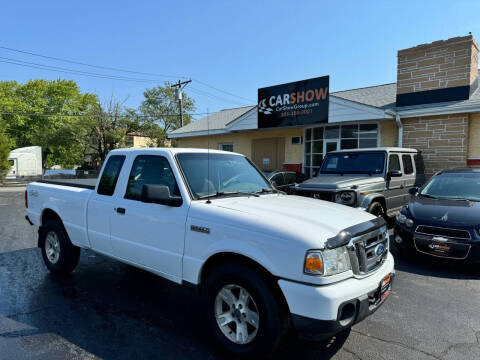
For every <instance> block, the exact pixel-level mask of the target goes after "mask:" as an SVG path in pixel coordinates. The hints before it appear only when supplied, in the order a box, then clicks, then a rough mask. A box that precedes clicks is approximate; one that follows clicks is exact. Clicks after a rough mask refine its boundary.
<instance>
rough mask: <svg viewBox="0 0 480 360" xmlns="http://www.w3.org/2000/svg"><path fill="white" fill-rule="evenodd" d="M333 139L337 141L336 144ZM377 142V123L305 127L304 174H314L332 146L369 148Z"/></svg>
mask: <svg viewBox="0 0 480 360" xmlns="http://www.w3.org/2000/svg"><path fill="white" fill-rule="evenodd" d="M335 141H337V145H336V146H335ZM377 142H378V125H377V124H350V125H335V126H331V125H329V126H318V127H314V128H307V129H305V147H304V171H305V174H306V175H307V176H308V177H311V176H314V175H315V173H316V172H317V171H318V169H319V168H320V166H321V165H322V161H323V157H324V155H325V153H326V152H328V151H330V150H332V148H333V149H334V148H335V147H336V148H337V149H361V148H370V147H377ZM324 147H326V148H324ZM327 148H328V149H327Z"/></svg>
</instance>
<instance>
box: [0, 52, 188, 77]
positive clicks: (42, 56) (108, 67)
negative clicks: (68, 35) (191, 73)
mask: <svg viewBox="0 0 480 360" xmlns="http://www.w3.org/2000/svg"><path fill="white" fill-rule="evenodd" d="M0 49H4V50H8V51H14V52H17V53H21V54H27V55H31V56H37V57H41V58H44V59H50V60H56V61H63V62H67V63H71V64H77V65H82V66H88V67H92V68H97V69H104V70H113V71H121V72H126V73H131V74H138V75H149V76H160V77H168V78H175V79H178V78H183V79H186V78H187V77H186V76H179V75H166V74H154V73H148V72H141V71H133V70H126V69H120V68H116V67H110V66H102V65H92V64H87V63H84V62H80V61H73V60H68V59H62V58H58V57H55V56H47V55H41V54H36V53H33V52H29V51H24V50H18V49H13V48H9V47H6V46H0Z"/></svg>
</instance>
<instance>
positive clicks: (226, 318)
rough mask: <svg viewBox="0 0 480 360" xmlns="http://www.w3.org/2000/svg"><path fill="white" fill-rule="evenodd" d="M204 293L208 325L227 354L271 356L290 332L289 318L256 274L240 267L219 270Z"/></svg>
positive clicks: (226, 266)
mask: <svg viewBox="0 0 480 360" xmlns="http://www.w3.org/2000/svg"><path fill="white" fill-rule="evenodd" d="M204 290H205V305H206V307H207V308H206V314H207V317H208V325H209V328H210V331H211V333H212V334H213V338H214V339H215V341H216V342H217V343H218V344H219V345H220V346H221V347H222V348H223V349H224V350H227V351H228V352H230V353H232V354H235V355H243V356H268V355H271V354H272V353H273V352H274V351H275V350H276V349H277V347H278V345H279V344H280V342H281V340H282V339H283V337H284V336H285V335H286V333H287V331H288V328H289V326H288V323H289V321H288V314H286V311H282V309H281V306H280V304H279V301H278V299H276V298H275V295H274V293H273V291H272V289H271V286H270V285H269V284H268V282H267V281H265V280H264V279H263V278H262V277H261V276H260V275H259V274H258V273H257V272H255V271H254V270H252V269H251V268H249V267H247V266H243V265H239V264H232V265H222V266H219V267H217V268H216V269H214V270H213V272H212V273H211V274H210V276H208V278H207V280H206V283H205V287H204Z"/></svg>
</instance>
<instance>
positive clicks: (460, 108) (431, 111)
mask: <svg viewBox="0 0 480 360" xmlns="http://www.w3.org/2000/svg"><path fill="white" fill-rule="evenodd" d="M396 112H397V113H398V115H400V117H401V118H409V117H419V116H434V115H448V114H464V113H475V112H480V104H478V103H477V104H462V103H453V104H451V103H449V104H445V105H442V106H434V107H422V108H415V109H405V110H402V109H396Z"/></svg>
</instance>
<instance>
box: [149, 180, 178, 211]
mask: <svg viewBox="0 0 480 360" xmlns="http://www.w3.org/2000/svg"><path fill="white" fill-rule="evenodd" d="M141 200H142V202H146V203H155V204H162V205H167V206H173V207H179V206H182V204H183V200H182V197H181V196H175V195H174V196H172V195H170V189H169V188H168V186H165V185H143V187H142V197H141Z"/></svg>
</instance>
